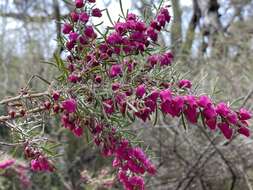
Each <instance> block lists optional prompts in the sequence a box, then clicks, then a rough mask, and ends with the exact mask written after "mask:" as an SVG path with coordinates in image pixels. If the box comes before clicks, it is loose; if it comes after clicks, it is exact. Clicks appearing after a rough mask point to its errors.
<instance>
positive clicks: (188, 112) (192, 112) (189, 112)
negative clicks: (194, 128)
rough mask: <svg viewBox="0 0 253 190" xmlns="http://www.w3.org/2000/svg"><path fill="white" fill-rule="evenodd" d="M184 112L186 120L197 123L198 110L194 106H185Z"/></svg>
mask: <svg viewBox="0 0 253 190" xmlns="http://www.w3.org/2000/svg"><path fill="white" fill-rule="evenodd" d="M184 114H185V116H186V119H187V120H188V121H190V122H191V123H197V120H198V112H197V110H196V108H192V107H189V106H188V107H187V108H186V109H185V110H184Z"/></svg>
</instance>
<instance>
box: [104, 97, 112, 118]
mask: <svg viewBox="0 0 253 190" xmlns="http://www.w3.org/2000/svg"><path fill="white" fill-rule="evenodd" d="M103 107H104V110H105V113H107V114H108V115H111V114H113V112H114V103H113V101H112V99H108V100H105V101H103Z"/></svg>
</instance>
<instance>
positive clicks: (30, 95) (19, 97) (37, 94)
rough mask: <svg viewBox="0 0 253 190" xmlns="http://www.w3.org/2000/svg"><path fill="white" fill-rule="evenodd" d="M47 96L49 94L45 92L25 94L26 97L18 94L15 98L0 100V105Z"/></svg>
mask: <svg viewBox="0 0 253 190" xmlns="http://www.w3.org/2000/svg"><path fill="white" fill-rule="evenodd" d="M48 95H49V93H48V92H47V91H46V92H41V93H36V94H26V95H23V94H20V95H18V96H16V97H12V98H7V99H4V100H1V101H0V105H1V104H8V103H9V102H14V101H18V100H21V99H27V98H38V97H41V96H48Z"/></svg>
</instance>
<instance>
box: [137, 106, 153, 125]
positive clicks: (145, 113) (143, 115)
mask: <svg viewBox="0 0 253 190" xmlns="http://www.w3.org/2000/svg"><path fill="white" fill-rule="evenodd" d="M134 114H135V115H136V116H137V117H138V118H140V119H141V120H142V121H144V122H146V120H147V119H149V116H150V114H151V110H150V108H148V107H145V108H142V109H140V110H138V112H135V113H134Z"/></svg>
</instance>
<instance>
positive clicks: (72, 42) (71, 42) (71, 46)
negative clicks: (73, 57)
mask: <svg viewBox="0 0 253 190" xmlns="http://www.w3.org/2000/svg"><path fill="white" fill-rule="evenodd" d="M66 47H67V49H68V50H69V51H71V50H72V49H73V48H74V47H75V42H74V41H67V43H66Z"/></svg>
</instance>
